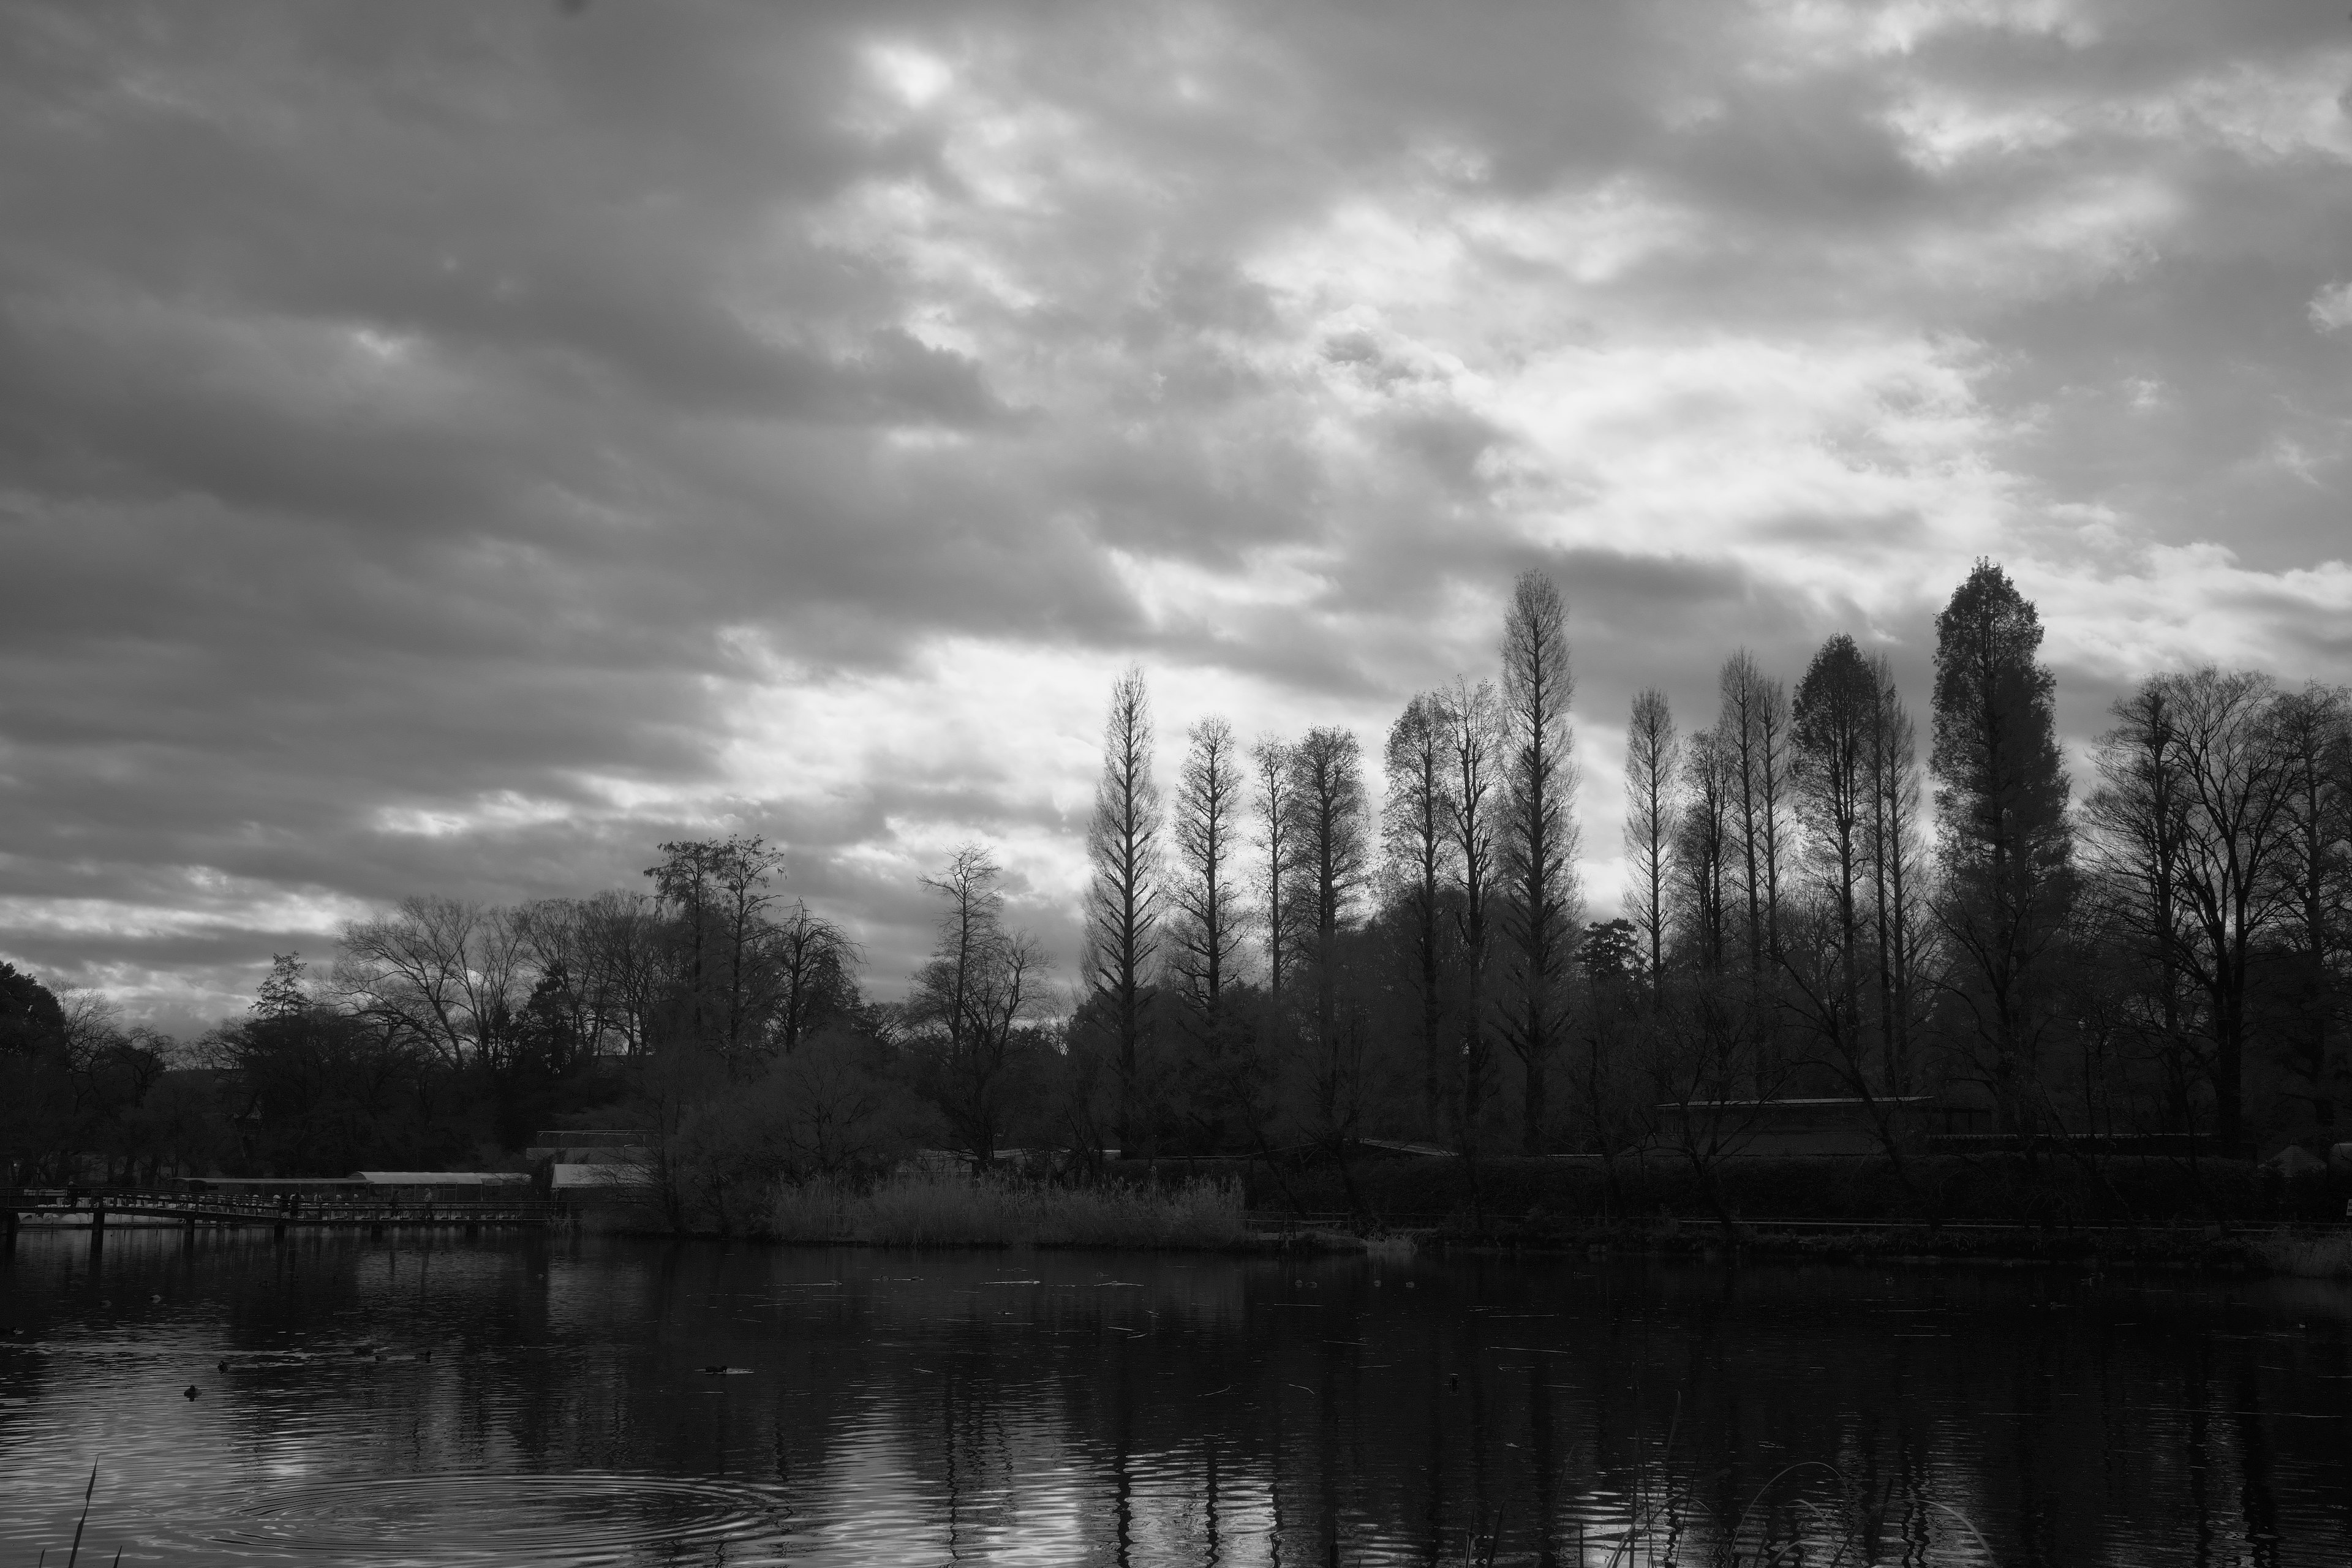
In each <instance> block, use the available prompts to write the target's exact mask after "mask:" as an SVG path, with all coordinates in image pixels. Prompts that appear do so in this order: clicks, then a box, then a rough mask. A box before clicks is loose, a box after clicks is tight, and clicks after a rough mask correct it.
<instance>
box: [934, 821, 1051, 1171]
mask: <svg viewBox="0 0 2352 1568" xmlns="http://www.w3.org/2000/svg"><path fill="white" fill-rule="evenodd" d="M1002 878H1003V870H1002V869H1001V868H999V867H998V865H997V863H996V858H995V857H994V856H992V855H991V854H990V853H989V852H988V850H987V849H986V848H985V847H982V846H981V845H977V844H967V845H965V846H964V847H961V848H960V849H958V850H957V851H956V852H955V854H954V856H953V858H950V860H949V862H948V864H947V867H946V868H944V869H943V870H941V871H940V873H939V875H937V876H933V877H925V878H924V879H922V880H923V886H924V887H926V888H928V889H930V890H931V891H932V892H934V893H936V894H938V895H939V896H940V900H942V901H943V903H944V905H945V907H944V908H943V909H942V910H941V911H940V924H939V937H938V940H937V942H935V943H934V944H933V946H932V949H931V958H930V962H929V963H926V964H925V965H924V966H923V968H922V969H921V971H920V972H919V973H917V974H916V976H915V983H914V986H913V989H912V992H911V994H909V995H908V1004H907V1015H908V1021H909V1023H910V1024H911V1025H912V1026H914V1028H915V1029H916V1030H918V1031H919V1034H920V1035H921V1037H922V1040H923V1045H924V1052H923V1058H924V1059H923V1062H922V1066H921V1070H920V1071H919V1074H918V1077H917V1081H918V1085H919V1089H921V1091H922V1093H923V1095H924V1097H925V1098H926V1099H928V1100H930V1101H931V1102H932V1104H933V1105H935V1106H936V1107H937V1108H938V1109H939V1110H940V1113H941V1115H942V1116H944V1117H945V1118H946V1120H947V1121H948V1124H949V1126H950V1130H951V1131H953V1133H954V1135H955V1136H956V1138H957V1140H958V1142H959V1143H960V1144H961V1147H962V1148H963V1150H964V1151H965V1152H967V1153H969V1154H970V1155H971V1159H972V1163H974V1165H975V1166H980V1167H984V1166H986V1165H987V1164H988V1163H990V1162H991V1161H992V1160H993V1159H994V1158H995V1157H996V1144H997V1140H998V1138H999V1137H1000V1135H1001V1134H1002V1133H1003V1129H1004V1127H1005V1125H1006V1123H1007V1122H1008V1121H1009V1120H1010V1119H1011V1116H1012V1114H1013V1090H1014V1089H1015V1088H1016V1087H1017V1079H1018V1074H1017V1073H1016V1072H1015V1071H1014V1070H1013V1068H1015V1066H1016V1064H1015V1062H1014V1059H1013V1058H1014V1054H1015V1050H1016V1047H1017V1046H1018V1043H1019V1041H1018V1033H1019V1030H1020V1026H1022V1025H1023V1024H1024V1022H1025V1021H1027V1020H1029V1019H1031V1018H1033V1017H1034V1016H1035V1015H1036V1013H1037V1010H1038V1008H1039V1006H1040V1005H1041V1004H1042V1002H1043V1000H1044V998H1043V995H1042V989H1043V986H1042V982H1043V979H1044V975H1045V958H1044V955H1043V953H1042V952H1041V950H1040V949H1039V947H1038V944H1037V941H1036V939H1035V938H1034V937H1033V936H1031V935H1030V934H1029V933H1028V932H1026V931H1006V930H1005V929H1004V923H1003V914H1004V895H1003V891H1002V889H1000V888H999V886H998V884H999V882H1000V881H1001V879H1002Z"/></svg>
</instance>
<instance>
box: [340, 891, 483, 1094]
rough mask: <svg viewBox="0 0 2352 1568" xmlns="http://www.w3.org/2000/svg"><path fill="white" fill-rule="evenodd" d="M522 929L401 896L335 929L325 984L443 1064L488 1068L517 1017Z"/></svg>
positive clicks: (471, 910) (474, 908) (449, 902)
mask: <svg viewBox="0 0 2352 1568" xmlns="http://www.w3.org/2000/svg"><path fill="white" fill-rule="evenodd" d="M524 937H525V928H524V925H523V922H521V921H518V920H517V919H516V918H515V917H514V916H513V915H512V914H511V913H510V912H509V911H507V910H494V909H486V908H484V907H483V906H481V905H479V904H470V903H465V902H461V901H460V900H456V899H443V898H410V899H403V900H401V901H400V905H399V907H398V908H397V909H396V910H394V912H393V913H392V914H390V915H388V916H385V917H383V919H380V920H372V921H352V922H350V923H349V924H347V925H345V926H344V928H343V934H342V940H341V952H340V955H339V956H338V958H337V961H336V964H335V971H334V974H335V981H336V984H337V985H338V986H339V987H340V988H341V990H342V992H343V993H344V994H345V995H346V996H347V997H348V998H349V999H350V1000H351V1002H352V1004H353V1005H354V1006H355V1007H356V1008H357V1009H358V1010H359V1011H360V1012H362V1014H364V1015H366V1016H369V1017H371V1018H373V1019H375V1020H376V1021H377V1022H378V1023H379V1024H381V1025H383V1026H386V1027H388V1028H393V1029H396V1030H399V1031H401V1032H403V1033H405V1034H407V1035H409V1036H411V1037H414V1038H415V1039H416V1040H418V1041H419V1042H421V1043H422V1044H424V1045H425V1047H428V1048H429V1049H431V1050H432V1051H433V1052H434V1053H435V1054H436V1055H437V1056H438V1057H439V1058H441V1059H442V1061H443V1062H444V1063H446V1065H447V1066H449V1067H452V1068H456V1067H462V1066H465V1065H467V1064H468V1063H480V1064H481V1065H484V1066H487V1067H491V1068H497V1067H499V1066H501V1065H502V1058H503V1055H504V1053H505V1050H506V1048H507V1046H508V1044H509V1037H510V1034H511V1029H512V1026H513V1024H514V1021H515V1017H516V1015H517V1013H518V1012H519V1011H520V1008H519V1004H520V994H519V990H520V983H521V980H522V976H523V968H524V964H523V959H524V952H525V946H524Z"/></svg>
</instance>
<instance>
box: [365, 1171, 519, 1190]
mask: <svg viewBox="0 0 2352 1568" xmlns="http://www.w3.org/2000/svg"><path fill="white" fill-rule="evenodd" d="M353 1174H354V1175H355V1176H357V1177H358V1178H359V1179H360V1180H361V1181H362V1182H365V1183H367V1184H369V1185H370V1186H373V1187H502V1186H507V1185H509V1184H515V1183H521V1182H528V1181H530V1177H529V1176H528V1175H526V1174H524V1173H521V1172H520V1171H357V1172H354V1173H353Z"/></svg>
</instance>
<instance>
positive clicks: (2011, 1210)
mask: <svg viewBox="0 0 2352 1568" xmlns="http://www.w3.org/2000/svg"><path fill="white" fill-rule="evenodd" d="M1130 1165H1132V1166H1133V1168H1132V1169H1130V1168H1129V1167H1126V1166H1122V1167H1120V1168H1119V1169H1118V1174H1120V1175H1121V1176H1127V1177H1131V1178H1134V1179H1144V1177H1145V1173H1144V1171H1143V1170H1142V1168H1141V1167H1140V1165H1139V1163H1130ZM1156 1174H1158V1175H1160V1176H1161V1177H1162V1178H1163V1179H1174V1180H1179V1181H1181V1180H1185V1179H1194V1174H1193V1173H1187V1172H1186V1170H1185V1168H1184V1166H1183V1164H1182V1163H1181V1162H1161V1163H1160V1166H1159V1167H1158V1170H1157V1172H1156ZM1242 1180H1243V1182H1244V1189H1245V1196H1246V1199H1247V1202H1248V1205H1249V1207H1250V1208H1252V1209H1254V1210H1260V1211H1276V1210H1283V1209H1295V1210H1299V1211H1303V1212H1306V1213H1310V1214H1346V1215H1350V1216H1352V1217H1353V1218H1354V1219H1355V1220H1356V1221H1357V1222H1359V1223H1360V1224H1362V1225H1365V1226H1370V1227H1373V1228H1379V1227H1383V1226H1386V1227H1391V1228H1409V1229H1438V1230H1443V1231H1444V1232H1445V1233H1447V1234H1449V1235H1454V1234H1465V1235H1473V1234H1478V1233H1481V1232H1496V1231H1499V1232H1506V1233H1507V1232H1513V1231H1520V1230H1536V1231H1540V1230H1542V1229H1544V1228H1546V1227H1547V1226H1561V1225H1567V1224H1570V1223H1578V1224H1580V1223H1583V1222H1592V1221H1603V1222H1611V1223H1615V1222H1622V1221H1642V1220H1654V1219H1658V1218H1661V1217H1665V1216H1671V1217H1675V1218H1679V1219H1681V1220H1683V1221H1685V1222H1688V1221H1693V1220H1720V1219H1722V1218H1725V1217H1728V1218H1730V1219H1732V1220H1736V1221H1739V1222H1743V1223H1744V1222H1761V1221H1766V1220H1803V1221H1840V1222H1846V1223H1850V1224H1853V1225H1855V1226H1886V1225H1896V1226H1902V1225H1909V1224H1913V1223H1919V1222H1924V1223H1929V1224H1980V1225H2002V1226H2030V1227H2034V1228H2044V1227H2050V1226H2057V1227H2060V1228H2063V1227H2066V1226H2118V1225H2121V1226H2183V1225H2196V1226H2202V1225H2254V1224H2268V1223H2273V1222H2279V1221H2287V1220H2302V1221H2306V1222H2310V1221H2319V1220H2323V1219H2326V1218H2329V1217H2340V1216H2341V1215H2342V1213H2343V1208H2344V1204H2343V1197H2342V1195H2340V1194H2337V1193H2336V1190H2335V1186H2333V1185H2331V1184H2328V1183H2327V1182H2326V1181H2325V1180H2321V1181H2305V1182H2302V1183H2298V1184H2293V1185H2292V1186H2285V1185H2281V1184H2266V1183H2265V1182H2264V1180H2263V1177H2262V1176H2261V1175H2260V1173H2257V1172H2256V1170H2255V1169H2254V1168H2253V1166H2252V1165H2251V1164H2249V1163H2245V1162H2242V1161H2222V1160H2211V1159H2207V1160H2200V1161H2190V1160H2185V1159H2170V1158H2163V1157H2157V1156H2130V1155H2126V1156H2108V1157H2104V1158H2101V1159H2098V1160H2096V1161H2090V1160H2079V1159H2074V1158H2070V1157H2068V1156H2066V1155H2063V1154H2060V1153H2045V1154H2042V1155H2040V1156H2038V1157H2035V1158H2031V1159H2029V1158H2027V1157H2025V1156H2022V1155H2018V1154H2007V1153H2001V1154H1983V1155H1957V1154H1936V1155H1923V1156H1916V1157H1913V1158H1909V1159H1906V1160H1904V1161H1902V1162H1900V1163H1897V1162H1895V1161H1892V1160H1888V1159H1885V1158H1876V1157H1853V1158H1827V1157H1818V1156H1816V1157H1810V1158H1802V1157H1789V1158H1746V1159H1729V1160H1722V1161H1718V1162H1716V1163H1714V1164H1713V1166H1712V1167H1711V1168H1708V1169H1706V1170H1704V1171H1701V1170H1696V1169H1694V1168H1693V1167H1692V1166H1691V1164H1690V1163H1688V1162H1687V1161H1684V1160H1680V1159H1675V1158H1668V1157H1660V1156H1655V1155H1653V1156H1651V1157H1649V1158H1647V1159H1643V1160H1635V1159H1632V1158H1630V1157H1629V1158H1622V1159H1619V1160H1617V1161H1614V1162H1612V1163H1603V1162H1601V1161H1600V1160H1595V1159H1526V1158H1504V1159H1486V1160H1480V1161H1478V1162H1477V1163H1475V1165H1474V1164H1473V1163H1471V1162H1469V1161H1465V1160H1462V1159H1459V1158H1454V1157H1451V1156H1447V1157H1435V1158H1418V1159H1377V1158H1365V1159H1358V1160H1353V1161H1350V1162H1349V1163H1348V1165H1347V1166H1346V1167H1345V1168H1344V1169H1342V1168H1341V1167H1340V1166H1339V1165H1338V1164H1337V1163H1332V1162H1329V1161H1328V1160H1327V1161H1321V1162H1318V1163H1313V1164H1307V1165H1293V1166H1289V1167H1280V1166H1276V1165H1271V1164H1268V1163H1263V1162H1260V1163H1255V1164H1252V1165H1249V1166H1247V1167H1246V1168H1245V1169H1244V1172H1243V1173H1242Z"/></svg>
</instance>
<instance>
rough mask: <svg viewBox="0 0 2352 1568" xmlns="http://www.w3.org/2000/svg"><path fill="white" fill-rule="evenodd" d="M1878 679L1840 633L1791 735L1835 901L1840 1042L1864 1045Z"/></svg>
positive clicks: (1806, 823)
mask: <svg viewBox="0 0 2352 1568" xmlns="http://www.w3.org/2000/svg"><path fill="white" fill-rule="evenodd" d="M1877 721H1878V680H1877V677H1876V675H1875V674H1874V672H1873V670H1872V669H1871V668H1870V661H1869V660H1868V659H1866V658H1864V657H1863V653H1862V650H1861V649H1860V648H1859V647H1855V646H1854V641H1853V638H1852V637H1848V636H1846V635H1845V634H1844V633H1843V632H1840V633H1839V634H1838V635H1837V636H1835V637H1832V638H1830V640H1829V641H1827V642H1825V643H1823V644H1822V647H1821V651H1820V652H1818V653H1816V654H1815V655H1814V656H1813V662H1812V663H1811V665H1810V666H1808V667H1807V668H1806V670H1805V677H1804V679H1802V680H1801V681H1799V682H1798V683H1797V699H1796V702H1795V705H1794V709H1793V712H1792V717H1791V721H1790V736H1791V740H1792V742H1793V762H1794V763H1795V766H1794V767H1793V769H1792V770H1791V776H1792V779H1793V782H1794V784H1795V786H1796V788H1795V795H1796V815H1797V819H1798V821H1799V822H1800V823H1801V825H1802V826H1803V827H1804V828H1805V830H1806V833H1807V836H1808V847H1809V850H1810V854H1809V856H1808V860H1809V866H1808V869H1809V870H1810V872H1811V883H1812V885H1813V886H1814V888H1815V889H1817V890H1818V891H1819V892H1820V894H1821V895H1822V897H1823V899H1824V900H1825V901H1826V902H1827V904H1828V907H1829V913H1830V916H1831V926H1832V936H1833V938H1834V941H1835V947H1836V950H1835V952H1834V953H1833V954H1832V965H1831V974H1830V976H1829V979H1830V982H1831V984H1832V986H1833V988H1834V989H1833V995H1832V998H1831V1000H1832V1003H1833V1011H1832V1013H1831V1016H1830V1017H1829V1018H1828V1019H1827V1020H1826V1021H1827V1022H1828V1023H1829V1025H1830V1026H1831V1027H1832V1030H1833V1031H1834V1032H1835V1033H1836V1034H1837V1036H1838V1039H1839V1043H1840V1045H1841V1046H1843V1047H1845V1048H1846V1049H1848V1050H1849V1051H1855V1050H1858V1049H1859V1036H1860V1033H1861V1027H1862V980H1863V973H1864V964H1865V959H1864V953H1863V952H1862V950H1861V937H1862V922H1863V913H1864V903H1863V898H1862V891H1861V883H1862V878H1863V875H1864V865H1865V860H1866V858H1867V855H1868V852H1869V844H1868V841H1867V829H1868V825H1869V818H1870V795H1871V791H1870V750H1871V734H1872V731H1873V729H1874V726H1875V725H1876V724H1877Z"/></svg>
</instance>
